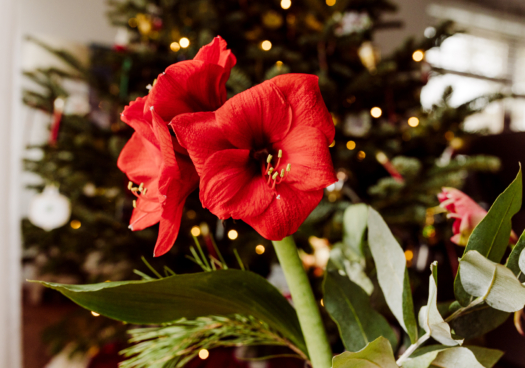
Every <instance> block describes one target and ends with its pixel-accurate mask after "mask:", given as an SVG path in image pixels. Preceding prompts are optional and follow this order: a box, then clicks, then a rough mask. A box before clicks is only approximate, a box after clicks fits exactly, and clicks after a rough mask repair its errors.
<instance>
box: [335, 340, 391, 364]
mask: <svg viewBox="0 0 525 368" xmlns="http://www.w3.org/2000/svg"><path fill="white" fill-rule="evenodd" d="M332 367H333V368H377V367H381V368H399V367H398V365H397V364H396V360H395V358H394V353H393V351H392V346H390V343H389V342H388V340H387V339H385V338H384V337H378V338H377V339H376V340H374V341H372V342H371V343H369V344H368V345H367V346H366V347H365V348H364V349H363V350H361V351H359V352H357V353H351V352H344V353H343V354H340V355H337V356H335V357H334V359H333V365H332Z"/></svg>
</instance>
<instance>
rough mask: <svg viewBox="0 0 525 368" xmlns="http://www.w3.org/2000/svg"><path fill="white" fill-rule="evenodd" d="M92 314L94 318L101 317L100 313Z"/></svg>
mask: <svg viewBox="0 0 525 368" xmlns="http://www.w3.org/2000/svg"><path fill="white" fill-rule="evenodd" d="M91 314H92V315H93V316H95V317H98V316H100V313H97V312H91Z"/></svg>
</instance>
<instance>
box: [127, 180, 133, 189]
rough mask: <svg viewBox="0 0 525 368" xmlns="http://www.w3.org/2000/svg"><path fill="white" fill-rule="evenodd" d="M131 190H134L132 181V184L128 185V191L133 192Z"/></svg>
mask: <svg viewBox="0 0 525 368" xmlns="http://www.w3.org/2000/svg"><path fill="white" fill-rule="evenodd" d="M131 188H133V182H132V181H130V182H129V183H128V190H131Z"/></svg>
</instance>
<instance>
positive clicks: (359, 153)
mask: <svg viewBox="0 0 525 368" xmlns="http://www.w3.org/2000/svg"><path fill="white" fill-rule="evenodd" d="M365 157H366V153H365V151H359V152H358V153H357V158H358V159H359V161H361V160H364V159H365Z"/></svg>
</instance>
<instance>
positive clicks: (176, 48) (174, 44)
mask: <svg viewBox="0 0 525 368" xmlns="http://www.w3.org/2000/svg"><path fill="white" fill-rule="evenodd" d="M170 49H171V51H174V52H177V51H179V50H180V45H179V43H178V42H172V43H171V45H170Z"/></svg>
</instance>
